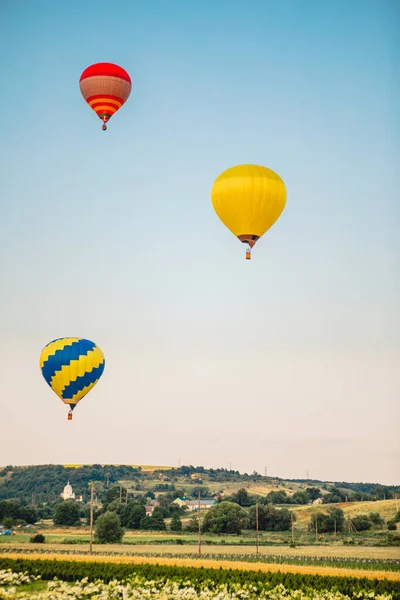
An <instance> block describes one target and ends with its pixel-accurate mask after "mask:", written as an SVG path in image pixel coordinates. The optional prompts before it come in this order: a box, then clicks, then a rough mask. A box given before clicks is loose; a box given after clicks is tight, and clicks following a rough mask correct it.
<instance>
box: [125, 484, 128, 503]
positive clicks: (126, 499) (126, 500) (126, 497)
mask: <svg viewBox="0 0 400 600" xmlns="http://www.w3.org/2000/svg"><path fill="white" fill-rule="evenodd" d="M125 504H128V488H127V489H126V496H125Z"/></svg>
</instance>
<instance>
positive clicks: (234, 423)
mask: <svg viewBox="0 0 400 600" xmlns="http://www.w3.org/2000/svg"><path fill="white" fill-rule="evenodd" d="M399 28H400V8H399V4H398V2H396V1H389V0H379V1H378V0H375V1H370V0H359V1H356V0H353V1H349V0H336V1H335V2H328V1H327V0H315V1H311V0H302V1H290V0H283V1H282V2H278V1H275V2H270V1H268V0H259V1H255V0H253V1H252V0H243V1H241V0H231V1H229V2H228V1H225V0H210V1H209V0H201V1H200V0H186V1H179V2H178V1H173V0H164V1H163V0H159V1H154V0H142V1H140V2H139V1H136V0H132V1H128V0H121V1H119V2H118V3H115V4H112V3H111V4H110V2H103V1H102V0H98V1H96V2H93V1H92V0H86V1H85V2H81V1H77V0H76V1H68V2H67V1H59V2H54V1H53V0H51V1H47V0H38V1H37V2H27V1H20V2H15V1H13V0H3V2H1V5H0V48H1V54H2V57H3V60H2V61H1V64H0V81H1V89H2V98H3V113H2V125H1V142H2V143H1V146H0V153H1V163H0V164H1V195H0V199H1V218H0V239H1V245H2V256H3V260H2V261H1V262H0V275H1V296H0V302H1V314H2V317H3V318H2V319H1V332H0V333H1V337H0V359H1V364H2V369H4V371H3V374H2V377H1V379H0V397H1V403H2V418H1V421H2V423H3V424H4V423H6V424H7V427H4V426H3V427H2V433H1V436H0V462H1V463H2V464H10V463H11V464H29V463H45V462H47V463H48V462H64V463H83V462H97V463H107V462H109V463H110V462H119V463H146V464H172V465H173V464H177V462H178V459H179V458H180V459H181V462H182V463H183V464H202V465H204V466H214V467H217V466H226V467H229V463H231V464H232V468H236V469H240V470H246V471H252V470H253V469H256V470H258V471H259V472H264V466H265V465H267V466H268V472H269V473H270V474H273V475H280V476H287V477H290V476H291V477H304V476H305V472H306V470H308V471H309V472H310V475H311V477H315V478H317V477H318V478H323V479H325V478H326V479H351V480H364V481H371V480H372V481H381V482H383V483H395V482H396V483H399V472H398V464H400V456H399V442H398V435H397V434H398V430H399V424H400V423H399V402H398V398H399V387H400V378H399V369H398V366H399V354H400V353H399V334H400V322H399V310H398V308H399V304H400V289H399V259H400V240H399V216H400V210H399V196H400V194H399V189H400V186H399V180H400V169H399V164H400V142H399V139H400V138H399V133H400V131H399V106H400V84H399V66H398V65H399V64H400V42H399V38H398V31H399ZM396 35H397V39H396ZM100 61H107V62H115V63H117V64H120V65H121V66H123V67H124V68H125V69H126V70H127V71H128V72H129V73H130V75H131V78H132V82H133V89H132V93H131V96H130V98H129V100H128V102H127V103H126V105H125V106H124V107H123V108H122V109H121V110H120V111H119V112H118V113H117V114H116V115H115V116H114V117H113V118H112V119H111V121H110V124H109V128H108V131H107V132H106V133H103V132H102V131H101V122H100V120H99V119H98V118H97V117H96V115H95V114H94V113H93V111H91V110H90V108H89V107H88V106H87V105H86V103H85V102H84V100H83V98H82V96H81V94H80V91H79V85H78V81H79V77H80V74H81V72H82V71H83V70H84V69H85V68H86V67H87V66H88V65H90V64H92V63H94V62H100ZM249 162H250V163H258V164H262V165H265V166H268V167H270V168H272V169H274V170H275V171H277V172H278V173H279V174H280V176H281V177H282V178H283V180H284V181H285V183H286V186H287V192H288V197H287V205H286V208H285V211H284V213H283V214H282V217H281V218H280V220H279V221H278V222H277V223H276V225H275V226H274V227H273V228H272V229H271V231H270V232H268V233H267V234H266V235H265V236H264V238H262V240H260V241H259V242H258V243H257V245H256V247H255V248H254V251H253V259H252V261H250V262H249V261H245V259H244V246H243V245H241V244H240V243H239V242H238V241H237V240H236V239H235V238H234V236H233V235H232V234H231V233H230V232H229V231H228V230H227V229H225V228H224V226H223V225H222V224H221V223H220V221H219V220H218V218H217V217H216V215H215V213H214V211H213V209H212V206H211V201H210V190H211V186H212V183H213V181H214V179H215V178H216V177H217V175H218V174H219V173H220V172H221V171H223V170H225V169H226V168H228V167H230V166H233V165H236V164H240V163H249ZM75 335H77V336H82V337H87V338H89V339H92V340H94V341H95V342H97V343H98V344H99V345H100V347H101V348H102V349H103V351H104V353H105V355H106V368H105V372H104V375H103V378H102V380H101V381H100V383H99V384H98V385H97V386H96V388H95V389H94V390H93V391H92V392H91V394H90V395H88V396H87V398H85V399H84V400H83V401H82V402H81V404H79V406H78V407H77V409H76V411H75V412H74V420H73V422H72V423H68V422H67V420H66V409H65V407H64V406H63V405H62V403H61V402H60V401H59V400H58V398H57V397H56V396H55V395H54V394H53V393H52V392H51V390H50V388H48V386H47V385H46V383H45V381H44V379H43V378H42V376H41V373H40V371H39V367H38V359H39V354H40V351H41V349H42V347H43V346H44V345H45V344H46V343H47V342H49V341H50V340H52V339H54V338H58V337H62V336H75ZM396 367H397V368H396ZM38 430H40V431H42V432H43V433H42V434H41V435H38V433H37V431H38ZM89 432H93V435H92V436H91V437H90V436H89Z"/></svg>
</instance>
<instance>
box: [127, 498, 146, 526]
mask: <svg viewBox="0 0 400 600" xmlns="http://www.w3.org/2000/svg"><path fill="white" fill-rule="evenodd" d="M145 516H146V509H145V507H144V505H143V504H142V503H141V502H136V501H134V502H129V504H128V505H127V510H126V512H125V513H124V517H125V519H124V521H123V522H122V524H123V525H124V526H125V527H129V529H139V527H140V521H141V520H142V519H143V518H144V517H145Z"/></svg>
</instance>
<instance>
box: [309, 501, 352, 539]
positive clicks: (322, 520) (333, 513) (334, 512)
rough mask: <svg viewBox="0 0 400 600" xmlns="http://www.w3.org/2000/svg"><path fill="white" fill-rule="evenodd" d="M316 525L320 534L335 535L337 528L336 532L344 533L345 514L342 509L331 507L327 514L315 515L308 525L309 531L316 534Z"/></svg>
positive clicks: (318, 513) (319, 513)
mask: <svg viewBox="0 0 400 600" xmlns="http://www.w3.org/2000/svg"><path fill="white" fill-rule="evenodd" d="M316 525H318V532H319V533H333V532H334V531H335V527H336V531H343V527H344V512H343V511H342V509H341V508H337V507H336V506H330V507H329V508H328V510H327V512H326V513H323V512H317V513H313V514H312V515H311V520H310V523H309V525H308V528H309V530H310V531H314V532H315V530H316Z"/></svg>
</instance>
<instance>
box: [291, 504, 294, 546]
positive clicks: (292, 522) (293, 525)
mask: <svg viewBox="0 0 400 600" xmlns="http://www.w3.org/2000/svg"><path fill="white" fill-rule="evenodd" d="M290 520H291V523H292V544H293V546H294V522H293V513H292V512H291V513H290Z"/></svg>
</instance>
